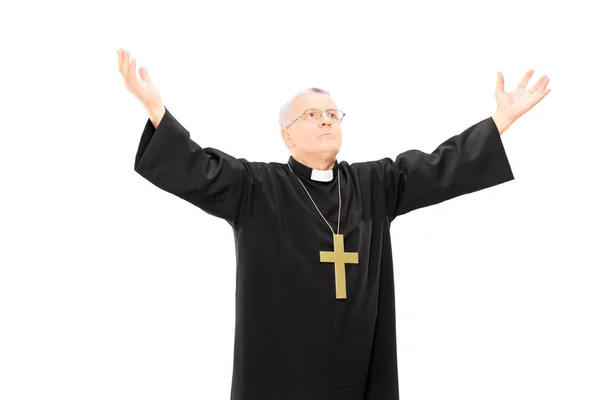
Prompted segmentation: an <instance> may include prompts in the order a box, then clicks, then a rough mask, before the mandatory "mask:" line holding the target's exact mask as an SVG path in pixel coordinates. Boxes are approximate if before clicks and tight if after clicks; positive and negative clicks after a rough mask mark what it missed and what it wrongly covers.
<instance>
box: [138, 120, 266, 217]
mask: <svg viewBox="0 0 600 400" xmlns="http://www.w3.org/2000/svg"><path fill="white" fill-rule="evenodd" d="M249 164H250V163H249V162H248V161H246V160H245V159H238V158H235V157H232V156H230V155H228V154H226V153H224V152H222V151H220V150H217V149H214V148H211V147H206V148H202V147H200V146H199V145H198V144H197V143H196V142H194V141H193V140H192V139H191V138H190V134H189V132H188V131H187V130H186V129H185V128H184V127H183V126H182V125H181V124H180V123H179V122H178V121H177V120H176V119H175V118H174V117H173V115H172V114H171V113H170V112H169V110H168V109H167V110H166V112H165V115H164V117H163V118H162V120H161V121H160V123H159V125H158V127H157V128H156V129H155V128H154V125H152V123H151V122H150V120H149V119H148V121H147V122H146V126H145V128H144V131H143V133H142V137H141V139H140V144H139V147H138V151H137V154H136V156H135V164H134V169H135V171H136V172H138V173H139V174H140V175H141V176H143V177H144V178H146V179H147V180H149V181H150V182H152V183H153V184H154V185H156V186H157V187H159V188H161V189H163V190H165V191H167V192H169V193H172V194H174V195H176V196H178V197H180V198H182V199H183V200H186V201H188V202H190V203H192V204H194V205H195V206H197V207H199V208H201V209H202V210H204V211H205V212H207V213H209V214H211V215H214V216H216V217H219V218H223V219H225V220H226V221H227V222H229V224H230V225H232V226H235V225H237V224H239V223H241V221H242V220H243V219H244V218H246V217H247V216H248V215H249V214H250V210H251V205H252V204H251V201H252V191H253V190H254V179H253V176H252V175H251V168H250V165H249Z"/></svg>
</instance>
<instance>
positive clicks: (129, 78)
mask: <svg viewBox="0 0 600 400" xmlns="http://www.w3.org/2000/svg"><path fill="white" fill-rule="evenodd" d="M117 53H118V54H119V70H120V71H121V74H122V75H123V80H124V81H125V86H127V90H129V91H130V92H131V93H132V94H133V95H134V96H135V97H136V98H137V99H138V100H139V101H140V102H141V103H142V105H143V106H144V107H145V108H146V109H153V108H156V107H158V106H159V105H160V104H162V100H161V97H160V94H159V93H158V89H157V88H156V86H154V83H152V80H151V79H150V74H148V70H147V69H146V68H144V67H142V68H140V78H141V79H140V78H138V76H137V69H136V62H135V58H133V59H131V61H130V60H129V52H128V51H126V50H122V49H119V51H118V52H117Z"/></svg>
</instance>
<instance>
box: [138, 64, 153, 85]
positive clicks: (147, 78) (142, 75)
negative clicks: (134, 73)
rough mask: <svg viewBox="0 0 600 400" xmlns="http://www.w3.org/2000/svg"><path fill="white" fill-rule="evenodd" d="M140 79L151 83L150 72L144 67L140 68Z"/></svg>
mask: <svg viewBox="0 0 600 400" xmlns="http://www.w3.org/2000/svg"><path fill="white" fill-rule="evenodd" d="M140 78H142V79H143V80H144V81H146V82H150V81H151V80H150V74H149V73H148V70H147V69H146V68H144V67H141V68H140Z"/></svg>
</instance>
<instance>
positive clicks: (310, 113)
mask: <svg viewBox="0 0 600 400" xmlns="http://www.w3.org/2000/svg"><path fill="white" fill-rule="evenodd" d="M314 114H315V113H313V112H309V113H308V114H306V116H307V117H310V118H312V117H313V116H314Z"/></svg>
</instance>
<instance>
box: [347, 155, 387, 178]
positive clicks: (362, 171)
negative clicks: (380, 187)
mask: <svg viewBox="0 0 600 400" xmlns="http://www.w3.org/2000/svg"><path fill="white" fill-rule="evenodd" d="M393 163H394V162H393V160H392V159H391V158H389V157H385V158H382V159H380V160H374V161H360V162H353V163H348V162H346V161H342V162H340V165H341V166H343V167H344V168H346V169H347V170H348V171H350V173H351V174H353V175H355V176H357V177H358V178H361V179H374V178H375V179H378V180H380V181H382V180H383V179H384V177H385V175H386V171H388V170H389V169H390V168H391V167H392V165H393Z"/></svg>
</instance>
